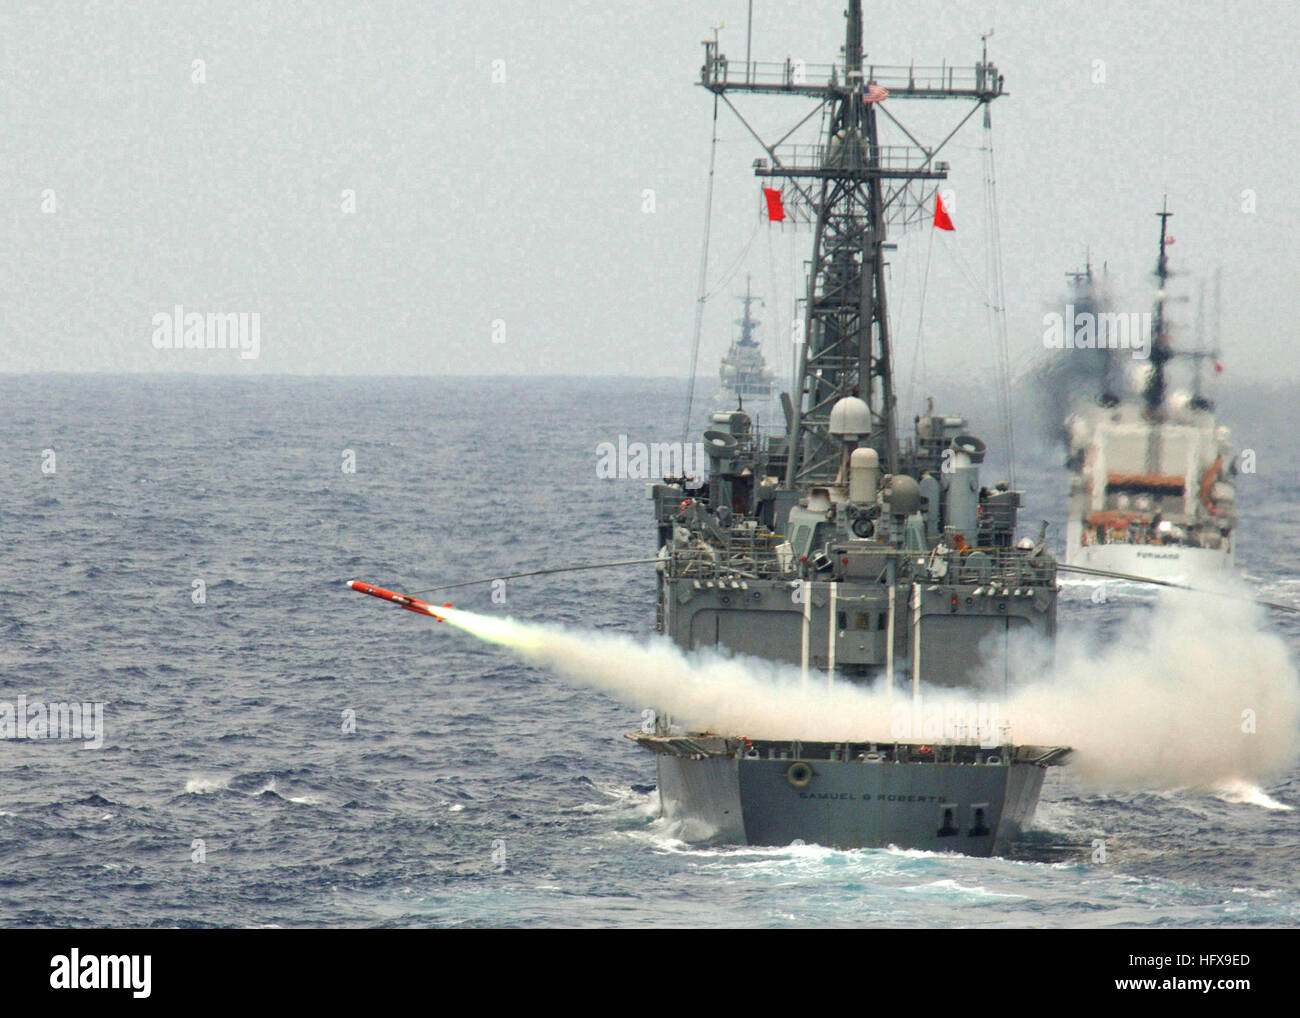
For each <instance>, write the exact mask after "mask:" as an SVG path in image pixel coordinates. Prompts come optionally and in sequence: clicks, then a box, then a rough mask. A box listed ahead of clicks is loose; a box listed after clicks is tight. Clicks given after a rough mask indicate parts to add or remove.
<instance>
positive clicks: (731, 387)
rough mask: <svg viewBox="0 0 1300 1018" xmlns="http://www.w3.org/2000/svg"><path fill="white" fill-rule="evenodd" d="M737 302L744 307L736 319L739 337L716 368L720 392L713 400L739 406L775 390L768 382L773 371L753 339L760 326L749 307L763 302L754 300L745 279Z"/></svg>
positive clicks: (763, 397)
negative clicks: (746, 400) (749, 399)
mask: <svg viewBox="0 0 1300 1018" xmlns="http://www.w3.org/2000/svg"><path fill="white" fill-rule="evenodd" d="M739 299H740V302H741V303H742V304H743V305H744V306H745V311H744V314H743V315H742V316H741V317H740V318H737V319H736V325H738V326H739V327H740V336H739V337H738V338H736V339H735V340H734V341H733V342H732V344H731V347H730V349H728V350H727V353H726V356H724V357H723V358H722V363H721V364H720V365H719V366H718V380H719V381H720V382H721V384H722V390H721V391H720V392H719V393H718V395H717V397H716V398H717V399H718V400H720V401H723V402H728V403H734V402H741V403H743V401H744V400H745V398H746V397H752V398H757V399H767V398H769V397H771V396H772V395H774V393H775V390H776V386H775V384H774V383H773V381H772V379H773V377H774V374H773V371H772V369H771V368H769V367H768V366H767V361H766V360H764V358H763V350H762V347H761V346H760V345H759V342H758V340H757V339H755V338H754V337H755V334H756V333H757V331H758V327H759V326H760V325H761V324H762V323H761V322H760V321H759V320H758V319H757V318H755V317H754V312H753V306H754V305H755V304H761V303H762V302H763V298H761V297H755V296H754V290H753V287H752V286H751V285H750V280H749V278H748V277H746V279H745V295H744V296H743V297H741V298H739Z"/></svg>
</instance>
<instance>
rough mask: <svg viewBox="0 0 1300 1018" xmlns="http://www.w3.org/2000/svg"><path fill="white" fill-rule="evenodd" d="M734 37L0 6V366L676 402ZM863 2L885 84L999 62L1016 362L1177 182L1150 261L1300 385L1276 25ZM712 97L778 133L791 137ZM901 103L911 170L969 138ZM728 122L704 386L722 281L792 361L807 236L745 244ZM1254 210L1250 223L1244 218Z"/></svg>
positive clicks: (972, 281) (916, 243) (943, 350)
mask: <svg viewBox="0 0 1300 1018" xmlns="http://www.w3.org/2000/svg"><path fill="white" fill-rule="evenodd" d="M843 7H844V4H843V3H842V2H841V0H798V2H793V0H791V2H775V0H755V3H754V8H755V25H754V44H753V45H754V56H755V59H773V60H784V59H785V58H786V56H792V57H795V58H801V59H805V60H807V61H808V62H810V63H812V62H824V61H829V60H831V59H833V58H835V56H836V55H837V51H838V48H839V46H840V44H841V42H842V40H843V18H842V16H841V11H842V9H843ZM745 8H746V4H745V2H744V0H703V2H692V3H687V2H654V0H647V2H637V3H632V2H618V0H611V2H602V3H595V2H562V0H540V2H532V3H515V2H509V3H505V2H501V3H497V2H473V3H468V2H466V3H445V2H418V3H417V2H402V3H398V2H393V3H372V4H359V3H338V4H335V3H319V4H318V3H288V2H284V3H271V2H267V3H260V4H259V3H246V2H241V3H234V2H228V3H221V2H212V3H198V2H181V0H156V2H154V0H139V2H134V3H111V2H105V3H88V4H72V3H48V4H36V3H31V4H22V5H18V4H16V3H6V4H3V5H0V120H2V122H3V125H4V144H3V146H0V186H2V187H3V195H4V201H5V229H4V235H3V242H2V244H0V254H2V257H3V262H2V265H0V267H2V269H3V272H2V276H0V279H2V282H0V287H3V303H2V306H0V312H2V313H0V327H2V336H0V371H51V370H57V371H189V372H207V371H212V372H238V373H264V372H275V373H279V372H294V373H414V374H429V373H435V374H447V373H451V374H495V373H548V374H614V375H676V376H682V375H684V374H686V371H687V363H686V361H687V358H688V356H689V350H690V340H691V329H692V320H693V312H694V303H695V298H696V277H697V272H698V259H699V252H700V244H701V236H702V225H703V213H704V193H705V190H704V189H705V176H706V168H707V164H708V155H709V131H710V111H711V97H710V96H709V94H708V93H707V92H705V91H704V90H703V89H701V88H699V87H697V86H696V85H695V84H694V82H695V80H696V79H697V78H698V69H699V66H700V63H701V55H702V51H701V46H700V42H701V40H702V39H704V38H705V37H706V36H708V35H709V34H710V25H712V24H714V23H717V22H725V27H724V28H723V29H722V30H721V40H722V49H723V51H724V52H726V53H727V54H728V55H729V56H730V57H731V59H732V60H734V61H741V60H743V56H744V49H745ZM865 8H866V12H865V20H866V33H865V34H866V49H867V53H868V61H875V62H878V63H909V62H915V63H917V64H930V63H938V62H940V61H942V60H945V59H946V60H948V61H949V62H953V63H957V64H959V65H962V66H969V65H973V63H974V62H975V60H976V59H977V57H978V53H979V36H980V33H981V32H982V31H987V30H988V29H989V28H993V29H994V30H995V34H994V35H993V37H992V39H991V40H990V56H991V58H992V59H993V60H994V61H995V62H996V63H997V64H998V65H999V68H1000V69H1001V71H1002V72H1003V73H1004V74H1005V75H1006V81H1007V90H1008V93H1009V96H1008V97H1007V98H1004V99H1001V100H999V101H998V102H997V103H995V104H994V106H993V125H994V142H995V149H996V157H997V167H998V174H997V188H998V196H999V200H1000V207H1001V231H1002V240H1003V244H1002V249H1003V259H1004V264H1005V273H1006V280H1007V306H1008V322H1009V328H1010V336H1011V345H1012V350H1013V358H1014V359H1015V360H1016V362H1017V363H1020V364H1023V363H1026V362H1027V359H1028V358H1031V357H1033V356H1035V355H1036V354H1037V353H1038V351H1040V350H1041V348H1042V328H1043V327H1042V317H1043V313H1044V309H1045V307H1047V306H1048V305H1051V304H1053V303H1055V302H1059V300H1060V298H1061V297H1062V296H1063V294H1064V273H1065V272H1066V271H1067V270H1068V269H1072V268H1076V267H1078V265H1079V264H1080V263H1081V262H1082V259H1083V254H1084V250H1085V248H1090V249H1091V251H1092V256H1093V259H1094V262H1096V263H1098V264H1100V263H1101V262H1103V261H1104V262H1106V263H1107V267H1108V270H1109V272H1110V274H1111V278H1112V280H1113V281H1114V288H1115V290H1116V291H1117V293H1120V294H1122V295H1124V299H1125V300H1127V301H1128V302H1129V303H1128V304H1127V305H1126V307H1132V308H1133V309H1136V310H1140V309H1144V308H1145V307H1146V305H1147V303H1148V302H1149V300H1150V295H1151V284H1150V280H1149V276H1148V275H1147V274H1148V273H1149V271H1150V269H1151V267H1152V263H1153V261H1154V257H1155V240H1156V237H1157V226H1156V219H1155V218H1154V216H1153V214H1152V213H1153V212H1154V211H1155V210H1156V209H1157V208H1158V207H1159V204H1160V199H1161V195H1162V193H1163V192H1164V191H1165V190H1166V189H1167V190H1168V193H1169V200H1170V204H1171V207H1172V208H1173V210H1174V211H1175V213H1176V216H1175V218H1174V220H1173V223H1172V232H1173V233H1174V235H1175V236H1176V238H1177V243H1176V245H1175V248H1174V249H1173V252H1172V256H1173V264H1174V266H1175V268H1177V269H1182V270H1186V271H1187V272H1189V273H1190V274H1192V275H1191V276H1190V277H1188V278H1185V279H1184V280H1183V281H1182V283H1183V284H1184V286H1185V287H1188V288H1192V287H1194V277H1195V276H1196V275H1198V274H1205V273H1209V272H1212V271H1213V269H1214V267H1215V266H1217V265H1222V267H1223V298H1224V299H1223V311H1222V331H1223V338H1224V347H1225V352H1224V358H1223V359H1224V362H1225V366H1226V368H1227V370H1229V371H1231V372H1233V373H1234V374H1235V375H1236V376H1237V377H1255V376H1259V377H1272V378H1277V377H1291V378H1295V377H1297V376H1300V366H1297V363H1296V360H1295V358H1293V357H1292V356H1291V350H1292V349H1293V348H1294V344H1295V339H1294V338H1293V329H1294V323H1295V322H1296V321H1300V288H1298V287H1297V286H1296V285H1295V277H1296V269H1297V265H1298V264H1300V259H1298V258H1297V257H1296V255H1295V254H1294V251H1295V248H1296V245H1297V244H1298V243H1300V199H1298V198H1297V190H1296V186H1295V183H1294V175H1295V157H1296V155H1297V154H1300V111H1298V109H1297V104H1296V91H1297V89H1296V84H1295V81H1296V72H1295V54H1296V53H1297V52H1300V8H1297V5H1296V4H1295V3H1293V2H1277V3H1273V2H1265V0H1247V2H1243V3H1239V4H1232V5H1223V4H1220V3H1211V2H1208V0H1205V2H1199V0H1198V2H1188V0H1184V2H1146V3H1140V2H1119V0H1111V2H1093V3H1078V2H1074V0H1065V2H1034V3H1028V2H1026V3H1012V2H1005V0H1004V2H1000V3H992V2H978V0H970V2H957V0H949V2H946V3H941V2H929V3H927V2H917V0H908V2H896V3H872V2H870V0H868V2H867V3H866V4H865ZM196 61H202V64H201V65H196V63H195V62H196ZM1097 61H1101V62H1104V68H1102V70H1103V72H1104V81H1102V82H1096V81H1094V78H1095V77H1097V73H1098V68H1099V66H1100V65H1098V64H1097V63H1096V62H1097ZM502 71H504V79H505V80H504V81H494V73H495V76H496V77H497V78H500V77H501V73H502ZM196 77H197V78H203V79H205V80H201V81H196V80H195V79H196ZM737 102H738V104H739V105H740V106H741V108H742V110H744V111H746V112H747V113H752V114H753V116H754V118H755V120H756V122H758V123H761V124H763V125H766V126H773V127H774V126H776V125H778V124H782V123H785V124H790V123H793V121H794V120H795V119H797V118H798V117H799V116H801V115H802V114H803V113H804V112H806V111H807V109H808V108H809V104H808V103H807V102H806V101H804V100H793V99H748V100H746V99H745V98H744V97H740V98H738V99H737ZM890 109H891V110H892V111H893V112H894V113H895V114H896V115H897V116H899V117H900V119H903V120H904V122H905V123H907V124H909V126H911V125H912V124H915V125H916V129H917V130H918V131H921V133H922V137H923V140H925V141H927V142H934V141H937V140H938V137H939V136H940V132H941V131H942V130H943V128H944V127H945V126H950V125H951V124H954V123H955V122H956V120H957V119H958V117H959V116H960V113H961V112H964V108H959V107H958V106H957V105H956V104H954V105H952V106H951V107H950V109H949V110H947V111H942V112H943V113H944V114H945V115H943V116H938V117H935V116H922V115H920V114H918V113H917V107H916V105H915V104H908V103H907V102H905V101H903V100H895V101H894V102H893V103H891V104H890ZM720 123H721V128H722V130H721V144H720V146H719V157H718V175H717V184H716V193H715V206H714V209H715V211H714V231H713V257H712V259H711V271H710V285H711V286H717V287H720V291H719V293H718V295H717V297H715V298H714V299H713V301H712V302H711V303H710V304H709V305H708V313H707V316H706V326H707V329H706V333H705V338H704V346H703V351H702V356H701V367H700V370H701V373H702V374H703V375H704V376H710V377H711V376H715V375H716V369H717V359H718V357H719V356H720V355H721V354H722V352H723V351H724V350H725V348H726V344H727V342H728V341H729V340H730V338H731V319H732V318H734V317H735V314H736V312H737V310H738V305H737V304H736V303H735V302H734V301H733V300H732V298H733V296H734V295H735V293H736V292H738V291H739V289H740V288H741V287H742V286H743V277H744V274H745V273H746V272H750V273H752V274H753V276H754V281H755V289H756V290H757V291H759V292H761V293H763V295H764V296H765V297H767V298H768V306H767V308H766V309H765V310H764V318H765V320H766V321H767V325H768V328H767V329H766V332H765V343H766V344H767V349H768V353H769V358H770V359H772V360H773V361H774V362H776V363H777V364H778V365H780V366H782V367H784V365H785V362H786V360H787V359H788V351H789V345H788V339H787V338H786V336H785V334H784V328H783V327H780V328H779V326H781V323H783V322H784V321H785V320H786V319H788V318H789V314H790V308H791V292H790V291H791V289H792V288H793V287H794V285H795V282H796V271H795V266H796V264H797V263H800V262H802V260H803V259H805V258H806V257H807V255H808V249H809V244H810V237H809V233H808V231H807V230H806V229H802V230H795V229H791V228H789V227H787V228H785V229H782V228H780V227H767V226H762V227H760V228H759V230H758V232H757V233H755V225H756V223H757V219H756V211H757V201H758V188H759V186H760V185H759V182H758V181H756V180H755V179H754V177H753V175H752V171H751V169H750V164H751V163H752V160H753V159H754V157H755V156H756V155H758V154H759V153H758V150H757V149H756V147H755V146H754V144H753V142H752V141H751V140H750V139H749V138H748V136H747V135H746V134H745V132H744V129H743V128H742V127H741V126H740V125H739V123H738V122H736V121H735V119H734V118H732V117H731V116H730V114H728V113H726V111H725V110H724V111H723V118H722V120H721V122H720ZM981 135H982V131H981V128H980V126H979V118H978V117H976V118H975V119H974V120H973V121H972V122H971V123H969V124H968V125H967V127H966V128H965V129H964V131H963V133H962V134H961V135H959V136H958V138H957V139H956V142H955V145H954V147H952V148H950V149H949V150H948V151H947V153H946V157H947V158H948V159H949V161H950V162H951V163H952V176H951V180H950V186H951V187H952V188H953V189H954V192H955V195H956V198H957V201H956V208H955V209H954V210H953V218H954V220H955V221H956V224H957V232H956V233H955V234H951V235H945V236H943V237H941V238H939V239H938V240H936V241H935V242H934V249H933V252H932V255H931V262H930V275H929V285H928V299H927V302H926V309H925V318H924V330H923V334H924V337H925V339H924V364H925V365H926V369H927V371H929V372H930V373H931V374H934V373H940V372H941V373H944V374H955V375H959V376H967V377H969V376H972V375H974V374H976V373H978V372H981V371H983V370H985V369H986V368H987V366H988V365H989V364H990V363H991V354H990V347H989V341H988V338H987V336H988V332H987V327H986V318H985V312H984V307H983V299H982V296H981V292H980V286H981V285H982V280H983V265H984V236H983V230H982V223H981V218H982V217H981V209H982V183H981V180H982V178H981V153H980V151H979V146H980V145H981V142H982V138H981ZM647 189H648V190H651V191H653V211H645V208H646V206H647V201H646V195H645V192H646V191H647ZM345 191H351V192H352V193H353V194H354V196H355V212H347V211H345V210H344V205H345V195H344V192H345ZM1245 191H1250V192H1253V194H1254V196H1255V197H1254V201H1255V211H1254V212H1248V211H1243V192H1245ZM751 237H752V238H753V239H752V241H751ZM896 239H898V240H899V242H900V250H899V251H898V253H897V255H896V256H895V265H894V267H893V269H892V275H893V279H894V283H895V294H894V300H895V304H894V309H893V310H894V317H895V330H896V333H897V341H898V348H899V352H898V358H899V364H900V373H907V372H910V369H911V364H912V362H913V359H914V350H915V343H916V338H917V325H918V320H919V304H918V295H919V292H920V287H919V280H920V277H921V275H922V269H923V267H924V264H925V260H926V251H927V246H928V245H929V243H930V240H931V238H930V231H929V229H928V228H925V229H920V230H915V231H912V232H910V233H909V234H907V235H905V236H901V237H898V238H896ZM747 243H749V244H750V246H749V248H748V254H747V256H746V257H745V258H743V259H741V260H740V261H739V263H738V271H737V272H736V274H735V275H734V276H733V277H731V278H729V279H725V280H724V279H723V271H724V270H725V269H726V268H727V267H728V266H730V265H732V264H733V263H737V259H738V258H740V255H741V252H742V251H743V250H744V249H745V248H746V244H747ZM1189 292H1191V293H1193V295H1194V289H1189ZM177 304H180V305H182V306H183V307H184V308H185V309H186V310H187V311H197V312H201V313H206V312H246V313H249V314H252V313H256V314H258V315H259V316H260V347H259V350H258V356H257V357H256V358H255V359H253V358H241V357H240V356H239V354H238V353H237V352H235V351H229V350H227V351H221V350H209V351H193V350H159V349H155V345H154V342H153V341H152V340H153V337H154V332H155V316H156V315H158V314H160V313H162V314H166V315H170V314H171V312H172V309H173V307H174V306H175V305H177ZM1194 309H1195V300H1194V299H1193V301H1192V302H1191V303H1190V304H1188V305H1186V306H1185V307H1184V308H1182V309H1180V310H1179V312H1178V314H1179V316H1181V317H1182V318H1183V319H1185V320H1186V321H1187V322H1188V324H1189V325H1190V324H1191V323H1192V320H1193V319H1194V317H1195V312H1194ZM494 323H497V326H496V332H495V334H494ZM500 323H504V333H502V331H501V328H500ZM494 340H500V341H499V342H498V341H494ZM903 381H906V379H903Z"/></svg>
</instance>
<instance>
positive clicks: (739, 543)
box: [670, 526, 784, 582]
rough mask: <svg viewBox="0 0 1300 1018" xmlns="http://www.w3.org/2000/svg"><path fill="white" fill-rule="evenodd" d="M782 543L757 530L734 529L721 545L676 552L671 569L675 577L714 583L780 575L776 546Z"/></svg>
mask: <svg viewBox="0 0 1300 1018" xmlns="http://www.w3.org/2000/svg"><path fill="white" fill-rule="evenodd" d="M783 540H784V538H781V537H779V536H778V535H772V534H767V533H766V532H763V531H759V530H757V529H756V528H754V529H751V528H749V527H745V526H736V527H731V528H729V529H728V530H727V531H726V532H724V539H723V541H722V542H721V543H710V544H709V545H708V547H707V548H704V547H699V548H690V549H678V550H675V551H674V552H673V554H672V562H671V565H670V570H671V572H672V574H673V575H675V576H685V577H692V578H694V579H697V580H704V581H715V582H730V581H735V580H740V579H757V578H758V577H759V576H773V575H778V574H780V573H782V569H781V558H780V556H779V555H778V554H777V552H776V546H777V545H778V544H779V543H780V542H781V541H783Z"/></svg>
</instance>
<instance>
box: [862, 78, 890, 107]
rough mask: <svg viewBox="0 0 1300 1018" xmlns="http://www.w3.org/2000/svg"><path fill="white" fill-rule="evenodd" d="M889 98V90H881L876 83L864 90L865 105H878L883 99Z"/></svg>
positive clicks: (863, 99)
mask: <svg viewBox="0 0 1300 1018" xmlns="http://www.w3.org/2000/svg"><path fill="white" fill-rule="evenodd" d="M888 98H889V89H887V88H881V87H880V86H879V85H877V84H875V83H874V82H873V83H872V84H870V85H868V86H867V87H866V88H864V89H863V90H862V101H863V102H864V103H878V102H880V100H881V99H888Z"/></svg>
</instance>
